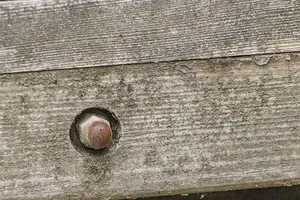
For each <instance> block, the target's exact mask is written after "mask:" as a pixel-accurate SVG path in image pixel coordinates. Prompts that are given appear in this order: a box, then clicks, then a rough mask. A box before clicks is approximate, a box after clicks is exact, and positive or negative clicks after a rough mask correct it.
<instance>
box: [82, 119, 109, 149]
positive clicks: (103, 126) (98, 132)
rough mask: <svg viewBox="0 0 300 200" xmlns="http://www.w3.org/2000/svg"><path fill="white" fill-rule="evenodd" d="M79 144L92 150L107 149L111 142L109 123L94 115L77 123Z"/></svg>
mask: <svg viewBox="0 0 300 200" xmlns="http://www.w3.org/2000/svg"><path fill="white" fill-rule="evenodd" d="M79 136H80V140H81V142H82V143H83V144H84V145H85V146H87V147H89V148H92V149H102V148H105V147H107V146H108V145H109V144H110V142H111V140H112V130H111V127H110V123H109V122H108V121H107V120H105V119H103V118H101V117H99V116H96V115H90V116H87V117H86V118H85V119H84V120H83V121H81V122H80V123H79Z"/></svg>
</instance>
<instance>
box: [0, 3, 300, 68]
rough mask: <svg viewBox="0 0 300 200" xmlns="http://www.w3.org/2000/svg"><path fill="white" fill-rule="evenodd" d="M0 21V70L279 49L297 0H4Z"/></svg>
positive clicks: (295, 20)
mask: <svg viewBox="0 0 300 200" xmlns="http://www.w3.org/2000/svg"><path fill="white" fill-rule="evenodd" d="M0 27H1V31H0V45H1V46H0V73H13V72H23V71H37V70H52V69H62V68H78V67H91V66H107V65H116V64H125V63H146V62H159V61H171V60H187V59H199V58H211V57H223V56H236V55H249V54H262V53H275V52H276V53H278V52H289V51H299V50H300V1H297V0H288V1H287V0H268V1H258V0H246V1H241V0H202V1H199V0H174V1H167V0H158V1H153V0H135V1H131V0H106V1H100V0H86V1H64V0H45V1H41V0H38V1H8V2H1V3H0Z"/></svg>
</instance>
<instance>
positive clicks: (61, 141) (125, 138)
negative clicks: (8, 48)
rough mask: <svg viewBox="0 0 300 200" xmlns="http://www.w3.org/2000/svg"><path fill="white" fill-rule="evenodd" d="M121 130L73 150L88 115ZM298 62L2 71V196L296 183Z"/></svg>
mask: <svg viewBox="0 0 300 200" xmlns="http://www.w3.org/2000/svg"><path fill="white" fill-rule="evenodd" d="M94 106H99V107H107V108H109V109H111V110H112V111H114V112H115V113H116V114H117V115H118V117H119V119H120V121H121V124H122V137H121V138H120V142H119V144H118V145H117V147H116V148H115V149H114V150H113V151H111V152H110V153H108V154H106V155H104V156H100V157H92V156H87V155H85V154H80V153H79V152H77V151H76V150H75V148H74V147H73V146H72V144H71V142H70V139H69V129H70V126H71V123H72V121H73V120H74V118H75V116H76V115H77V114H78V113H80V112H81V111H82V110H83V109H85V108H87V107H94ZM299 120H300V54H293V55H288V54H286V55H274V56H272V57H271V58H270V57H255V58H251V57H241V58H227V59H213V60H203V61H201V60H198V61H181V62H167V63H159V64H139V65H129V66H126V67H124V66H116V67H107V68H88V69H72V70H59V71H48V72H35V73H18V74H5V75H0V194H1V195H0V196H1V199H13V198H20V199H24V198H27V199H31V198H38V199H41V198H56V199H60V198H61V199H66V198H74V199H76V198H80V197H81V198H86V199H89V198H100V199H105V198H107V199H109V198H112V199H118V198H125V197H128V198H129V197H130V198H134V197H141V196H153V195H167V194H178V193H189V192H201V191H205V192H208V191H217V190H227V189H241V188H251V187H263V186H276V185H291V184H299V183H300V168H299V166H300V135H299V134H300V122H299Z"/></svg>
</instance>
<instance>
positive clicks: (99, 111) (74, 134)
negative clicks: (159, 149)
mask: <svg viewBox="0 0 300 200" xmlns="http://www.w3.org/2000/svg"><path fill="white" fill-rule="evenodd" d="M91 114H93V115H97V116H100V117H103V118H104V119H106V120H107V121H109V123H110V126H111V129H112V141H111V143H110V144H109V145H108V146H107V147H105V148H103V149H99V150H95V149H91V148H88V147H86V146H85V145H84V144H83V143H82V142H81V141H80V138H79V130H78V126H79V123H80V122H81V121H82V120H83V119H85V118H86V117H87V116H88V115H91ZM120 133H121V125H120V122H119V120H118V118H117V116H116V114H115V113H113V112H112V111H110V110H107V109H105V108H96V107H92V108H87V109H85V110H83V111H82V112H81V113H80V114H78V115H77V116H76V117H75V120H74V121H73V123H72V125H71V129H70V139H71V142H72V144H73V146H74V147H75V149H76V150H77V151H79V152H80V153H82V154H89V155H94V156H97V155H103V154H105V153H108V152H111V151H112V150H113V149H114V148H115V147H116V145H117V144H118V142H119V139H120V137H121V134H120Z"/></svg>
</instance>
